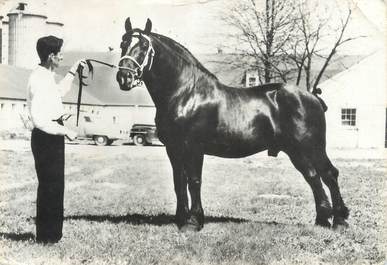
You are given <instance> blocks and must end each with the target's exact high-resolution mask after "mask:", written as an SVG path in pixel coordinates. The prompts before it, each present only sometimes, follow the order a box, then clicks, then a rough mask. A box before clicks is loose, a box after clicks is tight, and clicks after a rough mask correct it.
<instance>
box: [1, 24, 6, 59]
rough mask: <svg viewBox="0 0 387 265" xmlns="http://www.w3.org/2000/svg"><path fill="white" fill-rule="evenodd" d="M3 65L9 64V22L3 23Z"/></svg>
mask: <svg viewBox="0 0 387 265" xmlns="http://www.w3.org/2000/svg"><path fill="white" fill-rule="evenodd" d="M1 63H2V64H8V22H7V21H3V22H2V33H1Z"/></svg>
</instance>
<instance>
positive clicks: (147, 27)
mask: <svg viewBox="0 0 387 265" xmlns="http://www.w3.org/2000/svg"><path fill="white" fill-rule="evenodd" d="M151 30H152V21H151V20H150V19H149V18H148V19H147V20H146V25H145V29H144V33H145V34H149V33H151Z"/></svg>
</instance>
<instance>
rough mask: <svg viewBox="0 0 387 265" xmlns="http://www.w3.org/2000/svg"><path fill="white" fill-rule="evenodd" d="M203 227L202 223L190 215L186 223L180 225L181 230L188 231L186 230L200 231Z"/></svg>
mask: <svg viewBox="0 0 387 265" xmlns="http://www.w3.org/2000/svg"><path fill="white" fill-rule="evenodd" d="M202 228H203V225H202V224H200V223H199V222H198V220H196V218H194V217H192V216H191V218H189V219H188V220H187V223H186V224H184V225H183V226H182V227H180V231H181V232H188V231H194V232H197V231H200V230H201V229H202Z"/></svg>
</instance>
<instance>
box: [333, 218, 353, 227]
mask: <svg viewBox="0 0 387 265" xmlns="http://www.w3.org/2000/svg"><path fill="white" fill-rule="evenodd" d="M347 227H349V224H348V223H347V221H345V220H344V218H342V217H338V218H337V217H336V218H333V226H332V228H333V229H341V228H347Z"/></svg>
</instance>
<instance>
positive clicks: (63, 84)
mask: <svg viewBox="0 0 387 265" xmlns="http://www.w3.org/2000/svg"><path fill="white" fill-rule="evenodd" d="M79 65H81V66H83V67H85V66H86V61H85V60H83V59H82V60H79V61H77V62H75V64H74V65H73V66H72V67H71V68H70V70H69V71H68V72H67V74H66V75H65V77H64V78H63V79H62V80H61V81H60V82H59V83H58V86H59V91H60V94H61V96H62V97H64V96H65V95H66V94H67V93H68V92H69V91H70V89H71V85H72V83H73V80H74V77H75V75H76V72H77V69H78V67H79Z"/></svg>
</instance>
